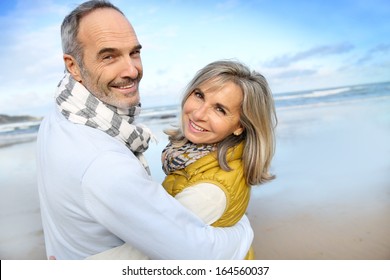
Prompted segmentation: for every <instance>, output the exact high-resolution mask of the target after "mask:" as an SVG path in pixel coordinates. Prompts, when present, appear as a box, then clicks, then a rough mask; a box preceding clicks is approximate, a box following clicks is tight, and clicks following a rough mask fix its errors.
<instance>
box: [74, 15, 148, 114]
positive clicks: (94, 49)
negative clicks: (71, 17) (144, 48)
mask: <svg viewBox="0 0 390 280" xmlns="http://www.w3.org/2000/svg"><path fill="white" fill-rule="evenodd" d="M78 40H79V42H80V43H81V45H82V48H83V64H84V65H83V67H82V68H81V69H80V79H79V82H81V83H82V84H83V85H84V86H85V87H86V88H87V89H88V90H89V91H90V92H91V93H92V94H93V95H95V96H96V97H97V98H99V99H100V100H101V101H103V102H105V103H107V104H110V105H113V106H115V107H118V108H122V109H127V108H129V107H131V106H134V105H136V104H138V103H139V102H140V96H139V82H140V81H141V78H142V74H143V72H142V62H141V54H140V52H141V45H140V44H139V42H138V39H137V35H136V34H135V31H134V29H133V28H132V26H131V25H130V23H129V22H128V21H127V19H126V18H125V17H124V16H123V15H122V14H120V13H119V12H118V11H116V10H113V9H105V8H104V9H98V10H96V11H94V12H92V13H90V14H88V15H86V16H85V17H84V18H83V19H82V20H81V22H80V29H79V33H78Z"/></svg>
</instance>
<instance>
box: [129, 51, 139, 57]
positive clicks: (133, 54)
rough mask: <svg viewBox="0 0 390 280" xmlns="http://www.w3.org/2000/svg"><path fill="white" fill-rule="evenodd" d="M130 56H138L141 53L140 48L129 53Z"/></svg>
mask: <svg viewBox="0 0 390 280" xmlns="http://www.w3.org/2000/svg"><path fill="white" fill-rule="evenodd" d="M130 55H131V56H139V55H141V50H136V51H133V52H131V53H130Z"/></svg>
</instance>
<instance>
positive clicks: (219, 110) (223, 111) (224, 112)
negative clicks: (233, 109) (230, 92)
mask: <svg viewBox="0 0 390 280" xmlns="http://www.w3.org/2000/svg"><path fill="white" fill-rule="evenodd" d="M216 110H217V111H218V112H220V113H222V114H224V115H226V111H225V110H224V109H223V108H222V107H217V108H216Z"/></svg>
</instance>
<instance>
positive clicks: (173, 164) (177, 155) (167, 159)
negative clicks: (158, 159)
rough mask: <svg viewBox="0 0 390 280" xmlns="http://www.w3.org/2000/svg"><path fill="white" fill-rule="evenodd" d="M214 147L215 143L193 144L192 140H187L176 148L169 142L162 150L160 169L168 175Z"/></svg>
mask: <svg viewBox="0 0 390 280" xmlns="http://www.w3.org/2000/svg"><path fill="white" fill-rule="evenodd" d="M216 149H217V147H216V146H215V145H205V144H194V143H192V142H187V143H186V144H184V145H183V146H181V147H179V148H176V147H173V146H172V143H169V144H168V145H167V146H166V147H165V149H164V150H163V151H162V161H163V166H162V169H163V171H164V172H165V174H167V175H168V174H170V173H172V172H173V171H175V170H179V169H183V168H185V167H187V166H188V165H190V164H191V163H194V162H195V161H197V160H198V159H200V158H202V157H204V156H206V155H208V154H209V153H211V152H213V151H215V150H216Z"/></svg>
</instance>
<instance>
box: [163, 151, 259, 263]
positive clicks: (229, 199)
mask: <svg viewBox="0 0 390 280" xmlns="http://www.w3.org/2000/svg"><path fill="white" fill-rule="evenodd" d="M243 148H244V144H243V143H240V144H239V145H237V146H235V147H232V148H230V149H229V150H228V153H227V156H226V159H227V162H228V165H229V166H230V168H231V169H232V170H231V171H225V170H223V169H221V167H220V166H219V164H218V160H217V155H216V152H213V153H210V154H209V155H207V156H204V157H202V158H200V159H199V160H197V161H196V162H194V163H192V164H190V165H189V166H187V167H186V168H184V169H180V170H176V171H174V172H173V173H171V174H169V175H167V176H166V178H165V180H164V182H163V186H164V188H165V189H166V190H167V192H168V193H169V194H171V195H172V196H176V195H177V194H178V193H180V192H181V191H183V190H184V189H185V188H188V187H191V186H193V185H196V184H199V183H211V184H214V185H216V186H218V187H220V188H221V189H222V190H223V191H224V193H225V195H226V208H225V211H224V213H223V214H222V216H221V217H220V218H219V219H218V220H217V221H215V222H214V223H213V224H212V225H213V226H217V227H228V226H232V225H234V224H235V223H237V222H238V221H239V220H240V219H241V217H242V216H243V215H244V214H245V211H246V209H247V207H248V203H249V198H250V186H248V185H247V184H246V182H245V177H244V170H243V166H242V152H243ZM253 258H254V255H253V250H252V249H251V250H250V252H249V253H248V255H247V257H246V259H253Z"/></svg>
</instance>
